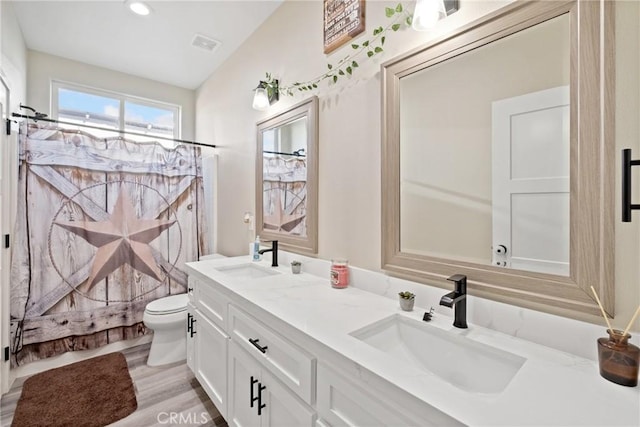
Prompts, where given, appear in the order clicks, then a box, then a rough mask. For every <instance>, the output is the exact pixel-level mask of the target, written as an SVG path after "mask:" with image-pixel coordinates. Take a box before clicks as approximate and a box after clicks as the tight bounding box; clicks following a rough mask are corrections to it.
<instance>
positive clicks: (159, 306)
mask: <svg viewBox="0 0 640 427" xmlns="http://www.w3.org/2000/svg"><path fill="white" fill-rule="evenodd" d="M187 302H189V297H188V296H187V294H180V295H171V296H170V297H164V298H160V299H157V300H155V301H151V302H150V303H149V304H147V307H146V308H145V311H146V312H147V313H149V314H171V313H177V312H180V311H184V310H186V309H187Z"/></svg>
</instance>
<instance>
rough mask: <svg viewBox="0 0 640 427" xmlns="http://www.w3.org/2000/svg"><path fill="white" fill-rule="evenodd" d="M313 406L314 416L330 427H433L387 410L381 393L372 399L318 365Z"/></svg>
mask: <svg viewBox="0 0 640 427" xmlns="http://www.w3.org/2000/svg"><path fill="white" fill-rule="evenodd" d="M317 407H318V416H319V417H320V418H322V419H323V420H326V421H327V422H328V423H329V424H330V425H331V426H332V427H338V426H389V425H393V426H410V425H425V426H426V425H434V424H429V423H422V424H421V423H420V422H418V423H417V424H416V421H415V420H412V419H409V418H407V417H405V416H404V414H403V413H402V412H401V411H400V412H396V411H394V410H393V409H392V408H389V407H387V405H385V403H384V394H383V393H382V395H381V396H379V397H375V396H372V395H370V394H369V393H368V392H367V391H365V390H363V389H361V388H360V387H358V386H356V385H355V384H354V383H352V382H350V381H348V380H346V379H345V378H344V376H343V375H340V374H339V373H338V372H336V371H334V370H333V369H330V368H328V367H327V366H326V365H324V364H323V363H319V364H318V406H317ZM423 421H424V420H423Z"/></svg>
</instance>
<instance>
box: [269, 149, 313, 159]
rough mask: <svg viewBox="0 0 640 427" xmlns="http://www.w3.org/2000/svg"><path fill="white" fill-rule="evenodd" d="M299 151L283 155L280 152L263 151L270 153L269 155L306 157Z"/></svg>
mask: <svg viewBox="0 0 640 427" xmlns="http://www.w3.org/2000/svg"><path fill="white" fill-rule="evenodd" d="M297 151H298V150H296V151H294V152H293V153H282V152H280V151H269V150H262V152H263V153H268V154H281V155H283V156H293V157H306V156H305V155H304V154H300V153H298V152H297Z"/></svg>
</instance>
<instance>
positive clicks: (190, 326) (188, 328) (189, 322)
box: [187, 313, 193, 333]
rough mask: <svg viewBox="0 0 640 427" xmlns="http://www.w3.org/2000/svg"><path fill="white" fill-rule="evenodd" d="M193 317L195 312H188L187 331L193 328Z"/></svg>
mask: <svg viewBox="0 0 640 427" xmlns="http://www.w3.org/2000/svg"><path fill="white" fill-rule="evenodd" d="M192 318H193V314H191V313H187V333H190V332H191V328H192V326H193V325H192V324H191V319H192Z"/></svg>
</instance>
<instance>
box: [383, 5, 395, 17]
mask: <svg viewBox="0 0 640 427" xmlns="http://www.w3.org/2000/svg"><path fill="white" fill-rule="evenodd" d="M394 13H396V11H395V10H393V9H391V8H390V7H385V8H384V14H385V15H387V18H391V17H392V16H393V14H394Z"/></svg>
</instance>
